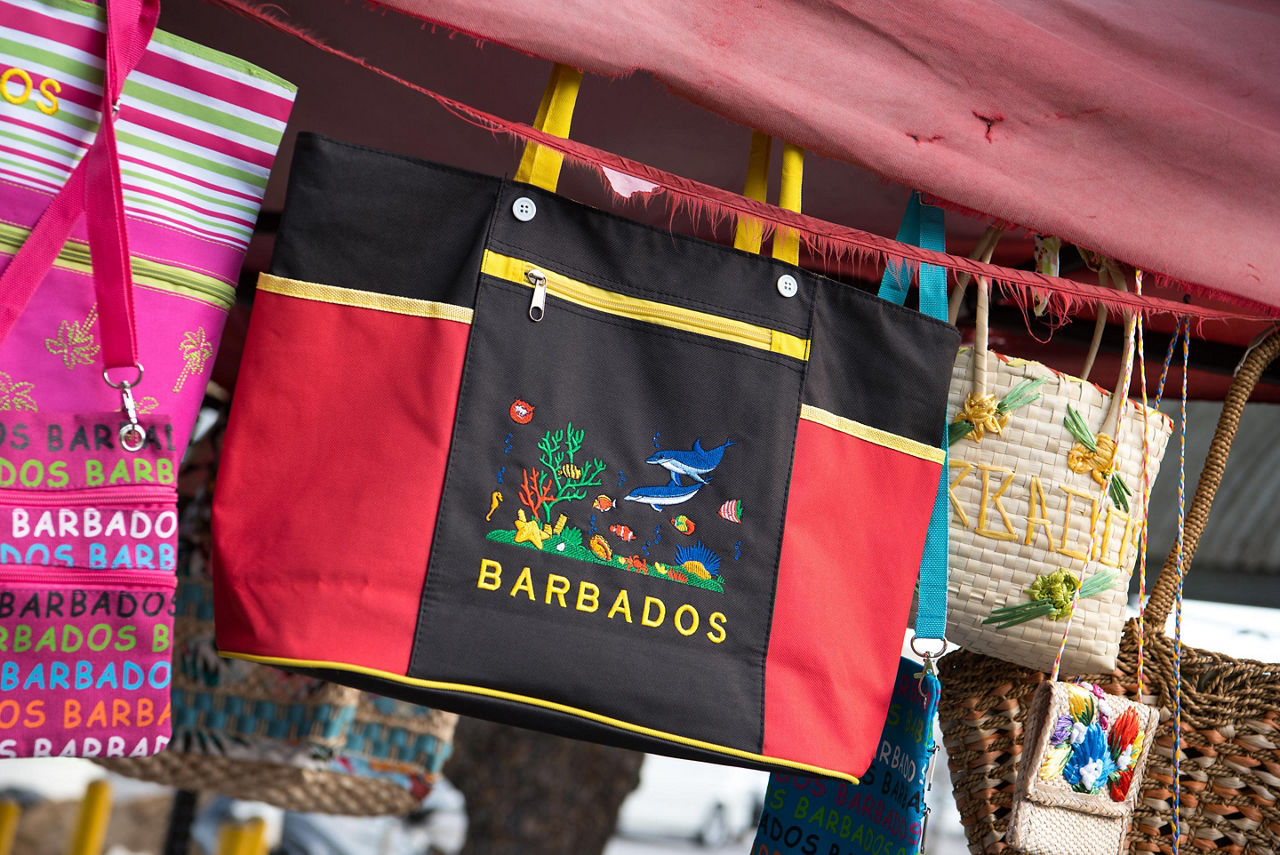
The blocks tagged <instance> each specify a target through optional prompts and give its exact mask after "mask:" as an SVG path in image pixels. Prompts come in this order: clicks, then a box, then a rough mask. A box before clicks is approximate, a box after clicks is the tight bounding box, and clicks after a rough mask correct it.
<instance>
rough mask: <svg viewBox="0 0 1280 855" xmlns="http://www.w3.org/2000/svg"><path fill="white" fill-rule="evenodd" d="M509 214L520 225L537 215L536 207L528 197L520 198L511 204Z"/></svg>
mask: <svg viewBox="0 0 1280 855" xmlns="http://www.w3.org/2000/svg"><path fill="white" fill-rule="evenodd" d="M511 213H513V214H515V215H516V219H517V220H519V221H520V222H522V223H527V222H529V221H530V220H532V219H533V217H534V215H535V214H537V213H538V206H537V205H535V204H533V200H532V199H530V198H529V197H528V196H521V197H520V198H519V199H517V200H515V202H513V203H512V204H511Z"/></svg>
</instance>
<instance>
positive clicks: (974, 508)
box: [947, 290, 1173, 675]
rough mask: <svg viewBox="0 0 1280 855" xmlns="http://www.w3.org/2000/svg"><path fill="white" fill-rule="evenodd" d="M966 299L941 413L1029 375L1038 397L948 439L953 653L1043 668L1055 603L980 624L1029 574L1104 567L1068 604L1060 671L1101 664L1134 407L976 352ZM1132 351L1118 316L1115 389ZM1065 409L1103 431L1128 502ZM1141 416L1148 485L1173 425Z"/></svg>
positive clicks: (1137, 504)
mask: <svg viewBox="0 0 1280 855" xmlns="http://www.w3.org/2000/svg"><path fill="white" fill-rule="evenodd" d="M978 296H979V300H978V337H977V342H976V344H975V347H973V348H966V349H963V350H961V351H960V354H959V355H958V356H957V358H956V362H955V367H954V369H953V371H952V375H951V391H950V396H949V398H950V399H949V401H948V412H949V413H950V414H951V418H953V419H955V418H956V417H957V414H958V413H960V412H961V411H962V410H963V409H964V408H965V405H966V400H967V399H968V398H969V397H970V395H971V393H972V394H976V395H979V396H980V395H983V394H989V395H990V396H992V397H991V398H990V399H989V400H992V401H999V400H1001V399H1004V398H1005V397H1006V396H1008V395H1009V392H1010V390H1012V389H1014V388H1015V387H1017V386H1018V385H1019V384H1020V383H1024V382H1034V381H1039V382H1040V385H1039V386H1038V387H1037V388H1036V392H1038V393H1039V398H1038V399H1037V400H1035V401H1033V402H1032V403H1030V404H1028V405H1026V406H1023V407H1021V408H1018V409H1015V410H1012V411H1010V412H1008V413H1007V419H1008V421H1007V423H1005V424H1004V425H1003V427H1002V428H1001V430H1000V431H999V432H998V433H997V432H995V431H992V430H981V429H978V430H973V431H972V432H970V433H969V434H968V435H967V436H965V437H963V438H961V439H959V440H958V441H956V442H954V443H952V445H951V448H950V466H951V474H950V478H951V517H950V520H951V524H950V542H951V545H950V552H949V557H950V569H949V573H948V584H947V609H948V615H947V639H948V641H951V642H954V643H955V644H957V645H959V646H960V647H962V648H964V649H966V650H971V651H975V652H978V653H986V654H988V655H990V656H996V657H999V658H1001V659H1005V660H1008V661H1010V662H1014V663H1016V664H1018V665H1023V666H1026V667H1029V668H1034V669H1036V670H1041V671H1048V670H1050V669H1051V668H1052V667H1053V661H1054V659H1055V657H1056V656H1057V653H1058V646H1059V643H1060V641H1061V639H1062V635H1063V631H1064V629H1065V621H1063V620H1062V619H1061V617H1062V616H1063V613H1058V614H1057V616H1056V617H1055V616H1044V617H1037V618H1035V619H1033V620H1030V621H1027V622H1025V623H1020V624H1017V625H1014V626H1008V627H999V626H997V625H996V624H984V621H986V620H987V619H989V618H992V617H993V612H994V611H995V610H996V609H1000V608H1008V607H1013V606H1018V605H1021V604H1024V603H1028V602H1030V600H1031V599H1032V596H1031V593H1030V592H1031V588H1032V585H1033V584H1034V583H1036V580H1037V579H1038V578H1045V577H1050V578H1052V576H1051V574H1054V573H1058V574H1059V576H1062V575H1063V574H1062V573H1061V571H1062V570H1065V571H1067V573H1068V574H1070V576H1071V577H1073V578H1074V579H1075V580H1078V581H1079V582H1083V583H1085V584H1086V585H1088V584H1089V580H1090V579H1091V578H1094V577H1097V578H1096V579H1095V584H1096V583H1098V582H1102V581H1103V580H1104V579H1106V578H1108V577H1104V576H1101V575H1100V574H1103V573H1107V574H1111V577H1110V578H1112V579H1113V581H1111V583H1110V584H1109V585H1107V586H1106V587H1105V588H1104V589H1103V590H1102V591H1101V593H1097V594H1095V595H1093V596H1081V597H1080V599H1079V602H1078V603H1077V604H1076V607H1075V613H1074V616H1073V617H1072V619H1071V632H1070V635H1069V639H1068V644H1067V648H1066V651H1065V653H1064V655H1063V660H1062V671H1063V673H1064V674H1068V675H1070V674H1082V673H1089V672H1093V671H1103V670H1110V669H1111V668H1114V667H1115V658H1116V654H1117V652H1118V650H1119V646H1120V636H1121V633H1122V631H1123V629H1124V607H1125V590H1126V588H1127V583H1128V579H1129V575H1130V573H1131V570H1132V567H1133V558H1134V556H1135V555H1136V551H1137V544H1136V541H1137V533H1138V532H1139V531H1140V530H1141V523H1142V522H1143V520H1144V519H1145V516H1146V508H1145V507H1144V506H1143V504H1142V489H1141V485H1142V478H1143V474H1142V452H1143V443H1142V432H1143V425H1144V418H1143V411H1142V406H1141V405H1140V404H1138V403H1136V402H1134V401H1130V400H1128V399H1127V398H1126V396H1125V395H1123V394H1116V395H1113V394H1111V393H1110V392H1107V391H1106V390H1105V389H1103V388H1101V387H1099V386H1096V385H1094V384H1092V383H1089V382H1087V381H1085V380H1080V379H1077V378H1075V377H1070V376H1068V375H1066V374H1062V373H1060V372H1057V371H1053V370H1052V369H1050V368H1047V367H1046V366H1044V365H1041V364H1040V363H1038V362H1032V361H1029V360H1021V359H1010V358H1007V357H1004V356H1000V355H998V354H988V353H987V351H986V335H985V332H986V320H987V318H986V309H987V301H986V299H985V298H986V291H985V290H979V293H978ZM1132 360H1133V335H1132V326H1130V328H1129V331H1128V335H1127V336H1126V345H1125V354H1124V357H1123V358H1122V359H1121V365H1122V372H1121V379H1120V381H1119V382H1120V383H1123V384H1124V385H1125V386H1126V387H1127V385H1128V382H1127V381H1128V378H1129V369H1130V368H1131V366H1132ZM1068 408H1071V409H1074V410H1075V411H1076V412H1078V413H1079V414H1080V416H1081V417H1082V419H1083V420H1084V423H1085V424H1086V425H1087V426H1088V428H1089V430H1090V431H1091V432H1092V433H1093V434H1094V435H1095V436H1096V437H1097V443H1098V447H1099V449H1100V450H1102V449H1103V448H1104V443H1110V442H1111V440H1113V439H1114V441H1115V445H1114V457H1113V460H1114V464H1115V467H1116V476H1115V477H1116V478H1117V479H1119V480H1122V481H1123V482H1124V483H1125V484H1127V485H1128V486H1129V487H1130V489H1131V490H1132V496H1131V498H1130V499H1129V507H1130V509H1131V511H1130V512H1125V511H1124V510H1122V509H1121V508H1120V507H1117V506H1115V505H1114V504H1113V503H1112V502H1111V501H1110V500H1109V499H1108V498H1107V497H1106V496H1105V495H1104V489H1103V486H1102V484H1103V480H1104V477H1105V459H1104V458H1101V457H1099V456H1098V455H1093V457H1089V456H1088V455H1086V454H1085V449H1084V447H1083V446H1079V444H1078V443H1077V440H1076V439H1075V438H1074V437H1073V436H1072V434H1071V433H1070V432H1069V431H1068V430H1067V429H1066V427H1065V426H1064V424H1063V420H1064V418H1065V417H1066V415H1067V413H1068ZM1145 421H1146V428H1147V440H1148V443H1147V444H1148V462H1147V477H1148V479H1149V480H1150V481H1152V482H1154V481H1155V477H1156V474H1157V473H1158V471H1159V468H1160V460H1161V457H1162V456H1163V455H1164V449H1165V446H1166V444H1167V442H1168V439H1169V435H1170V433H1171V432H1172V429H1173V426H1172V423H1171V422H1170V421H1169V419H1168V418H1167V417H1166V416H1164V415H1162V414H1161V413H1159V412H1157V411H1155V410H1150V411H1148V413H1147V418H1146V420H1145ZM1088 464H1093V468H1090V467H1089V465H1088ZM1041 584H1044V583H1043V582H1042V583H1041ZM1082 590H1087V589H1082Z"/></svg>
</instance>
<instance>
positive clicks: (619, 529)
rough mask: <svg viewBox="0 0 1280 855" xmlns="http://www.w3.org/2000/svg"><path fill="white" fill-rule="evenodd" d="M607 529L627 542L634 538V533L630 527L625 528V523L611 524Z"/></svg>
mask: <svg viewBox="0 0 1280 855" xmlns="http://www.w3.org/2000/svg"><path fill="white" fill-rule="evenodd" d="M609 531H611V532H613V533H614V534H616V535H617V536H618V537H620V538H622V539H623V540H625V541H627V542H628V543H629V542H631V541H633V540H635V539H636V533H635V532H634V531H632V530H631V529H629V528H627V527H626V526H625V525H621V524H614V525H611V526H609Z"/></svg>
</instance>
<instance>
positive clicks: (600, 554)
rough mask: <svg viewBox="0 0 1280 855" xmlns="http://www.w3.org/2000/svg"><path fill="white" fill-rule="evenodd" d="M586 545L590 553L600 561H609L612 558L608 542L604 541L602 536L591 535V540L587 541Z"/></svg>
mask: <svg viewBox="0 0 1280 855" xmlns="http://www.w3.org/2000/svg"><path fill="white" fill-rule="evenodd" d="M588 545H590V547H591V551H592V552H594V553H595V555H596V557H597V558H599V559H600V560H601V561H609V560H611V559H612V558H613V550H612V549H610V548H609V541H607V540H605V539H604V535H601V534H597V535H592V537H591V540H589V541H588Z"/></svg>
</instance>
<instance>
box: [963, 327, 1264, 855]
mask: <svg viewBox="0 0 1280 855" xmlns="http://www.w3.org/2000/svg"><path fill="white" fill-rule="evenodd" d="M1277 355H1280V332H1276V333H1272V334H1271V335H1270V336H1269V337H1268V338H1267V339H1266V340H1265V341H1264V342H1263V343H1262V344H1261V345H1259V346H1258V347H1257V348H1256V349H1254V350H1252V351H1251V352H1250V353H1249V355H1248V356H1247V358H1246V359H1245V360H1244V362H1243V364H1242V366H1241V369H1240V370H1239V372H1238V373H1237V375H1236V378H1235V381H1234V382H1233V383H1232V386H1231V388H1230V390H1229V391H1228V392H1227V395H1226V400H1225V402H1224V404H1223V409H1222V416H1221V417H1220V419H1219V421H1218V427H1217V431H1216V433H1215V435H1214V438H1213V442H1212V445H1211V446H1210V449H1209V454H1208V459H1207V460H1206V463H1205V467H1204V470H1203V472H1202V473H1201V476H1200V482H1199V484H1198V486H1197V487H1196V493H1195V498H1194V499H1193V501H1192V503H1191V507H1190V509H1189V511H1188V513H1187V516H1186V525H1185V530H1184V534H1183V539H1182V561H1181V562H1180V561H1179V555H1178V547H1177V546H1176V545H1175V546H1174V548H1173V550H1171V551H1170V554H1169V556H1168V557H1167V558H1166V560H1165V563H1164V567H1163V569H1162V570H1161V572H1160V576H1159V578H1158V580H1157V581H1156V584H1155V586H1154V588H1153V590H1152V593H1151V597H1150V598H1149V599H1148V600H1147V603H1146V608H1145V610H1144V620H1143V623H1144V624H1145V625H1146V626H1148V627H1155V628H1157V630H1158V629H1159V628H1162V627H1164V625H1165V621H1166V618H1167V617H1168V616H1169V613H1170V609H1171V608H1172V606H1173V603H1174V601H1175V598H1176V597H1177V596H1178V591H1179V589H1180V585H1181V579H1182V572H1185V570H1186V568H1187V566H1188V565H1189V564H1190V562H1191V559H1192V558H1193V557H1194V555H1195V550H1196V544H1197V542H1198V540H1199V537H1200V534H1201V532H1202V531H1203V530H1204V526H1205V524H1206V522H1207V521H1208V517H1209V509H1210V506H1211V504H1212V502H1213V496H1214V493H1215V492H1216V490H1217V488H1218V484H1219V482H1220V481H1221V478H1222V473H1223V470H1224V468H1225V466H1226V461H1227V454H1228V452H1229V451H1230V448H1231V441H1232V438H1233V437H1234V436H1235V431H1236V427H1237V425H1238V424H1239V421H1240V416H1241V413H1242V412H1243V410H1244V404H1245V401H1246V400H1247V399H1248V397H1249V395H1250V393H1251V392H1252V391H1253V388H1254V386H1255V384H1256V383H1257V381H1258V378H1259V376H1260V375H1261V373H1262V370H1263V369H1264V368H1265V367H1266V366H1267V365H1268V364H1269V363H1270V362H1271V361H1272V360H1273V359H1275V358H1276V356H1277ZM1180 571H1182V572H1180ZM1143 623H1139V622H1138V620H1136V619H1135V620H1131V621H1129V623H1128V624H1127V625H1126V627H1125V631H1124V638H1123V641H1122V643H1121V647H1120V655H1119V659H1118V662H1117V665H1116V667H1115V669H1114V670H1113V671H1107V672H1103V673H1097V674H1093V675H1091V676H1088V677H1086V678H1085V679H1087V680H1088V681H1090V682H1091V683H1093V684H1095V685H1097V686H1099V687H1101V689H1103V690H1104V691H1105V692H1107V693H1109V694H1110V695H1121V696H1124V697H1126V698H1129V699H1132V700H1140V701H1141V702H1142V703H1144V704H1146V705H1148V706H1154V707H1156V708H1157V709H1158V710H1159V716H1160V723H1159V726H1158V728H1157V730H1156V735H1155V739H1154V741H1153V743H1152V745H1151V750H1150V755H1149V762H1148V764H1147V767H1146V771H1145V773H1144V774H1143V776H1142V782H1141V787H1140V792H1139V794H1138V797H1137V801H1136V807H1135V809H1134V816H1133V822H1132V827H1131V828H1130V830H1129V834H1128V838H1127V847H1128V850H1129V851H1130V852H1133V853H1135V855H1137V853H1149V852H1173V851H1174V845H1173V844H1174V823H1173V816H1174V813H1175V805H1176V811H1177V813H1178V815H1179V817H1180V823H1179V826H1180V831H1179V833H1180V838H1179V843H1180V846H1182V847H1184V848H1185V847H1192V848H1194V849H1196V850H1214V851H1223V852H1230V853H1243V852H1250V853H1267V855H1274V853H1276V852H1277V851H1280V806H1278V805H1277V799H1276V794H1277V792H1280V665H1275V664H1267V663H1263V662H1255V661H1251V660H1240V659H1234V658H1232V657H1229V656H1224V655H1221V654H1217V653H1212V652H1209V651H1203V650H1196V649H1193V648H1189V647H1183V646H1181V644H1180V643H1179V642H1178V640H1176V639H1171V638H1169V637H1168V636H1166V635H1164V634H1163V633H1162V632H1160V631H1156V632H1151V633H1148V634H1147V635H1146V636H1145V638H1144V636H1143V634H1142V632H1141V629H1142V626H1143ZM939 672H940V676H941V678H942V685H943V693H942V700H941V703H940V705H939V721H940V724H941V725H942V733H943V739H944V743H945V745H946V749H947V753H948V755H949V766H950V770H951V782H952V785H953V787H954V790H955V796H956V805H957V807H958V808H959V811H960V816H961V821H962V823H963V825H964V827H965V833H966V835H967V837H968V840H969V849H970V851H972V852H974V853H998V852H1015V851H1018V850H1017V849H1016V848H1015V847H1013V846H1012V845H1011V841H1010V839H1009V837H1008V832H1009V828H1010V822H1011V812H1012V807H1013V805H1014V802H1015V800H1016V796H1015V778H1016V775H1017V771H1018V767H1019V763H1020V760H1021V758H1022V757H1023V756H1024V755H1025V754H1027V752H1030V751H1032V750H1033V745H1034V743H1035V742H1036V740H1035V739H1034V738H1033V736H1032V735H1029V734H1028V728H1029V725H1030V723H1031V722H1033V721H1036V720H1037V717H1036V716H1034V715H1030V714H1029V712H1028V711H1029V707H1030V705H1031V699H1032V695H1033V694H1035V692H1036V689H1037V686H1039V685H1040V684H1041V683H1042V682H1044V681H1045V675H1044V674H1043V673H1040V672H1038V671H1033V670H1030V669H1026V668H1017V667H1012V666H1010V665H1009V664H1008V663H1007V662H1002V661H999V660H997V659H993V658H991V657H988V656H984V655H982V654H980V653H976V652H973V651H961V652H959V653H955V654H952V655H950V656H946V657H944V658H943V659H942V660H941V662H940V664H939ZM1179 678H1180V679H1179ZM1140 686H1141V690H1140V689H1139V687H1140ZM1024 749H1025V750H1024ZM1175 756H1178V757H1179V758H1180V760H1179V762H1178V763H1177V764H1176V765H1175V763H1174V757H1175ZM1059 844H1060V848H1059V849H1058V851H1064V852H1065V851H1077V850H1076V849H1075V848H1073V837H1072V835H1071V834H1070V833H1064V834H1062V835H1061V836H1060V838H1059Z"/></svg>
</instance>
